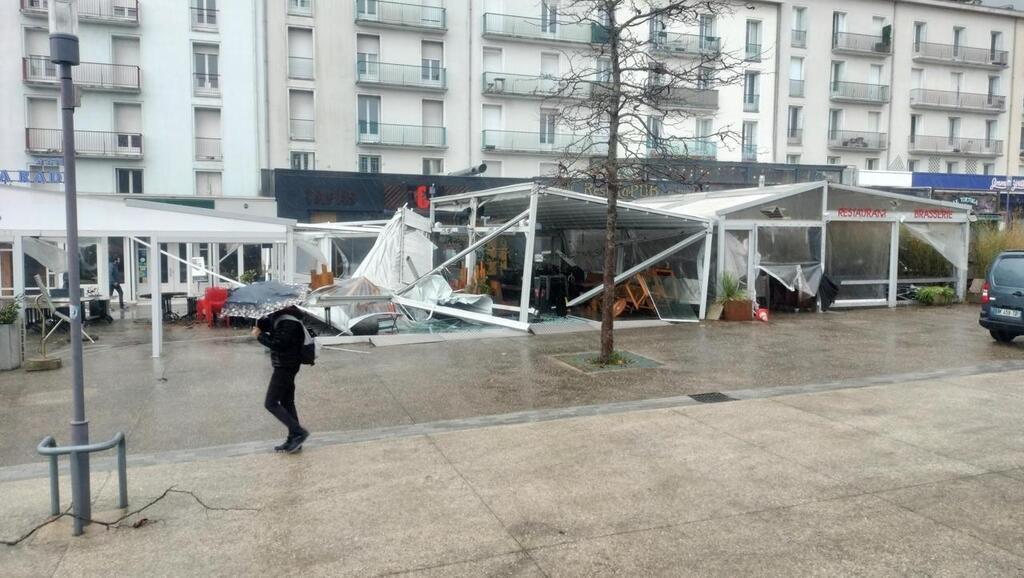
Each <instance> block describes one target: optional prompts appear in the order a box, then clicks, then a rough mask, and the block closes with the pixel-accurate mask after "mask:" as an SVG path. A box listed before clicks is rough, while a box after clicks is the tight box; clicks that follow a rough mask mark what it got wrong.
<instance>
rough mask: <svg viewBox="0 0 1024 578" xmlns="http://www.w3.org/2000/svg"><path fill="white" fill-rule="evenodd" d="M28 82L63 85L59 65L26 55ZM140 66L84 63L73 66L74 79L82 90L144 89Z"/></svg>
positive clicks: (25, 67) (46, 58) (24, 62)
mask: <svg viewBox="0 0 1024 578" xmlns="http://www.w3.org/2000/svg"><path fill="white" fill-rule="evenodd" d="M21 72H22V78H23V79H24V81H25V84H35V85H41V86H52V87H54V88H59V87H60V77H59V76H58V74H57V65H56V64H53V63H52V62H50V57H48V56H27V57H25V58H23V59H22V71H21ZM140 77H141V73H140V71H139V67H138V66H133V65H128V64H105V63H100V62H82V63H81V64H79V65H78V66H75V67H73V68H72V69H71V78H72V80H73V81H74V83H75V85H76V86H80V87H82V88H83V89H91V90H106V91H113V92H138V91H139V90H140V89H141V84H140V83H141V81H140Z"/></svg>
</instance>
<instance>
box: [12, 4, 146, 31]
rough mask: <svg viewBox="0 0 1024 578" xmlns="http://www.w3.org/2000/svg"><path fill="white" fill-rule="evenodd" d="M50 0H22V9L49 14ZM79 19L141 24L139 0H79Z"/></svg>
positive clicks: (33, 12) (25, 11)
mask: <svg viewBox="0 0 1024 578" xmlns="http://www.w3.org/2000/svg"><path fill="white" fill-rule="evenodd" d="M48 10H49V2H48V0H21V11H22V12H24V13H25V14H26V15H29V16H42V17H46V16H47V11H48ZM78 19H79V20H83V21H87V22H89V21H91V22H104V23H107V24H125V25H128V26H137V25H138V24H139V2H138V0H78Z"/></svg>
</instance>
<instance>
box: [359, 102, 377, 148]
mask: <svg viewBox="0 0 1024 578" xmlns="http://www.w3.org/2000/svg"><path fill="white" fill-rule="evenodd" d="M356 106H357V108H358V113H357V114H358V120H359V141H360V142H377V141H379V140H380V97H379V96H367V95H364V94H360V95H359V96H357V97H356Z"/></svg>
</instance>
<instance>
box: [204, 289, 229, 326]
mask: <svg viewBox="0 0 1024 578" xmlns="http://www.w3.org/2000/svg"><path fill="white" fill-rule="evenodd" d="M227 300H228V290H227V289H225V288H224V287H208V288H207V289H206V295H205V296H204V297H203V298H202V299H200V300H199V304H197V307H198V309H199V310H200V311H202V313H201V314H200V315H202V317H203V318H204V319H206V323H207V325H209V326H210V327H213V326H214V325H215V324H216V323H217V315H219V314H220V311H221V309H223V308H224V302H225V301H227ZM224 321H225V323H227V322H228V320H227V318H225V319H224Z"/></svg>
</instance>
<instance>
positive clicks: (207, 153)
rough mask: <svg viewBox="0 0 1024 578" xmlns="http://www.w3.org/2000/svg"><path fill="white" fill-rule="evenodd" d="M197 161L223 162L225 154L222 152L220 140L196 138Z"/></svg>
mask: <svg viewBox="0 0 1024 578" xmlns="http://www.w3.org/2000/svg"><path fill="white" fill-rule="evenodd" d="M196 160H197V161H221V160H224V153H223V152H221V146H220V139H219V138H209V137H201V136H197V137H196Z"/></svg>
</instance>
